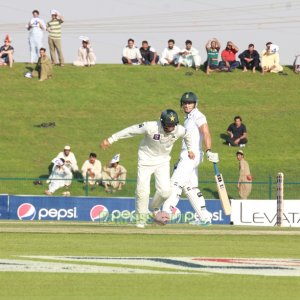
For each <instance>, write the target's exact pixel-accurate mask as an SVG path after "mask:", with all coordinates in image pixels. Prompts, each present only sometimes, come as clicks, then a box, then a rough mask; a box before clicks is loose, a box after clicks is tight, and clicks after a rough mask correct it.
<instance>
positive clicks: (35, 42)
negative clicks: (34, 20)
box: [29, 27, 43, 63]
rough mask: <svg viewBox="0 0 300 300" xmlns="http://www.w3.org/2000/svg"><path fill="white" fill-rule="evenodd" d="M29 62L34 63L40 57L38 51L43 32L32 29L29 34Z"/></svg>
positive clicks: (41, 42) (40, 46)
mask: <svg viewBox="0 0 300 300" xmlns="http://www.w3.org/2000/svg"><path fill="white" fill-rule="evenodd" d="M29 47H30V62H31V63H36V62H37V61H38V59H39V56H40V49H41V48H42V47H43V31H42V30H41V29H40V28H37V27H34V28H32V29H31V32H30V34H29Z"/></svg>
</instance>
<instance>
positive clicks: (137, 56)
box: [122, 39, 142, 65]
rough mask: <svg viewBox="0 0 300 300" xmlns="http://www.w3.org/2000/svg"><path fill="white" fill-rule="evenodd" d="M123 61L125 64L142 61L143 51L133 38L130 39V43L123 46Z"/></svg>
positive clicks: (138, 63) (134, 63) (135, 63)
mask: <svg viewBox="0 0 300 300" xmlns="http://www.w3.org/2000/svg"><path fill="white" fill-rule="evenodd" d="M122 62H123V64H128V65H140V64H141V63H142V55H141V52H140V50H139V49H138V48H137V47H136V46H135V45H134V40H133V39H129V40H128V45H127V46H126V47H124V48H123V56H122Z"/></svg>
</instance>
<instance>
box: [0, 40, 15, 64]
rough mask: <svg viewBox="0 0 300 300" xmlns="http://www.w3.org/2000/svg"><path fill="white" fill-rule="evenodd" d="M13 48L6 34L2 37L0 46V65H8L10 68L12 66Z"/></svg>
mask: <svg viewBox="0 0 300 300" xmlns="http://www.w3.org/2000/svg"><path fill="white" fill-rule="evenodd" d="M13 54H14V48H13V47H12V46H11V39H10V37H9V35H8V34H7V35H6V37H5V39H4V45H3V46H2V47H0V66H7V65H9V67H10V68H12V66H13V62H14V58H13Z"/></svg>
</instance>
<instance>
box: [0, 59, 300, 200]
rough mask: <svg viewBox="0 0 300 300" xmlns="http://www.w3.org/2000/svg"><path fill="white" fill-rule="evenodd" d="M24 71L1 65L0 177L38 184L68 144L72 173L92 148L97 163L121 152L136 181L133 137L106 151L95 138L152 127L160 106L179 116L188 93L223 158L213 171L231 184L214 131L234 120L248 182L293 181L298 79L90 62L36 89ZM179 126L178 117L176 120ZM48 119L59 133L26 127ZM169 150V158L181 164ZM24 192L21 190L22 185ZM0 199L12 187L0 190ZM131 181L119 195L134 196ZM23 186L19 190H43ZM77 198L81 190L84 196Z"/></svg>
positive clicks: (232, 174) (299, 129) (229, 154)
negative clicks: (280, 175)
mask: <svg viewBox="0 0 300 300" xmlns="http://www.w3.org/2000/svg"><path fill="white" fill-rule="evenodd" d="M25 70H26V65H24V64H16V65H15V66H14V68H13V69H12V70H9V69H8V68H1V69H0V72H1V73H0V74H1V89H2V93H1V95H0V105H1V108H2V116H1V119H0V127H1V132H2V134H1V141H0V157H1V159H0V177H38V176H39V175H42V174H47V166H48V164H49V162H50V161H51V160H52V159H53V157H55V155H56V154H57V153H58V152H59V151H61V149H62V148H63V146H64V145H65V144H71V145H72V148H73V150H74V152H75V154H76V157H77V160H78V162H79V166H81V165H82V163H83V162H84V160H85V159H86V158H87V155H88V154H89V152H91V151H95V152H97V153H98V155H99V157H100V160H101V162H102V163H106V162H107V161H108V160H109V159H110V158H111V157H112V155H113V154H115V153H118V152H120V153H121V155H122V156H121V158H122V163H123V164H124V165H125V166H126V167H127V169H128V171H129V173H128V178H131V179H134V178H135V177H136V156H137V146H138V143H139V141H140V138H135V139H131V140H130V141H129V140H123V141H120V142H119V143H118V144H116V145H113V147H112V148H111V149H110V150H108V151H106V152H104V151H101V150H99V148H98V144H99V141H100V140H101V139H103V138H104V137H107V136H108V135H110V134H112V133H113V132H115V131H117V130H119V129H122V128H124V127H126V126H129V125H131V124H134V123H139V122H142V121H144V120H155V119H158V118H159V116H160V112H161V111H162V110H164V109H165V108H173V109H176V110H177V111H179V105H178V102H179V100H178V99H179V98H180V96H181V94H182V93H183V92H185V91H189V90H192V91H194V92H195V93H197V94H198V95H199V98H200V103H199V108H200V110H201V111H203V112H204V113H205V114H206V116H207V118H208V121H209V126H210V129H211V133H212V138H213V150H214V151H217V152H219V153H220V157H221V162H220V169H221V171H222V173H223V176H224V178H226V180H228V181H236V180H237V176H238V170H237V161H236V158H235V152H236V149H235V148H229V147H226V146H224V145H223V144H222V140H221V139H220V134H221V133H224V132H225V130H226V128H227V126H228V124H229V123H230V122H231V121H232V119H233V117H234V116H235V115H237V114H239V115H241V116H242V117H243V119H244V121H245V124H246V125H247V127H248V131H249V140H250V141H249V146H248V147H247V148H246V149H245V153H246V159H247V160H248V161H249V163H250V167H251V170H252V173H253V175H254V178H255V180H257V181H261V180H263V181H266V180H267V179H268V176H269V175H272V176H275V175H276V173H277V172H278V171H283V172H284V173H285V175H286V180H288V181H300V177H299V164H297V163H295V162H297V161H299V158H300V151H299V141H298V140H299V133H300V123H299V114H300V110H299V108H300V104H299V92H300V85H299V76H296V75H294V74H293V73H292V72H291V71H290V70H288V69H287V70H285V71H287V72H288V73H289V75H288V76H279V75H275V74H266V75H265V76H262V75H261V74H259V73H257V74H252V73H250V72H248V73H246V74H242V73H241V72H240V71H236V72H234V73H232V74H227V73H221V74H212V75H210V76H206V75H205V74H204V73H203V72H199V73H195V74H194V75H193V76H185V72H186V70H185V69H182V70H180V71H177V72H176V71H175V70H174V69H173V68H162V67H160V66H156V67H129V66H121V65H97V66H96V67H93V68H82V69H80V68H75V67H72V66H66V67H65V68H55V70H54V74H55V76H54V78H53V80H51V81H47V82H43V83H40V82H38V81H37V80H34V79H32V80H30V79H26V78H24V77H23V73H24V72H25ZM180 119H181V122H182V121H183V116H182V115H181V116H180ZM50 121H55V122H56V124H57V126H56V128H53V129H51V128H49V129H43V128H36V127H33V125H36V124H40V123H42V122H50ZM179 146H180V144H179V143H178V145H177V146H176V148H175V152H174V153H173V161H175V160H176V158H177V157H178V150H179ZM212 173H213V172H212V166H211V165H210V164H209V163H207V162H205V163H204V164H203V167H202V170H201V177H202V178H203V179H212V178H213V177H212V175H213V174H212ZM25 185H26V186H25ZM0 186H2V188H1V192H6V191H10V188H9V187H7V186H6V185H4V184H3V183H2V185H1V183H0ZM133 187H134V184H132V185H131V187H128V190H129V192H128V191H126V193H127V194H128V193H130V194H131V195H132V194H133V193H132V192H131V191H132V190H133ZM41 191H42V188H41V190H38V192H37V191H35V190H34V189H33V187H32V186H31V183H30V185H28V184H27V183H26V184H23V185H22V187H20V189H19V190H18V193H40V192H41ZM81 193H82V191H81Z"/></svg>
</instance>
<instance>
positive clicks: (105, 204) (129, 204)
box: [6, 195, 230, 224]
mask: <svg viewBox="0 0 300 300" xmlns="http://www.w3.org/2000/svg"><path fill="white" fill-rule="evenodd" d="M206 204H207V209H208V210H209V211H210V212H211V213H212V214H213V219H212V223H213V224H230V216H225V215H224V213H223V211H222V207H221V204H220V201H219V200H208V201H207V202H206ZM134 208H135V199H134V198H101V197H56V196H25V195H24V196H23V195H10V196H9V200H8V212H7V215H6V218H7V219H9V220H24V221H25V220H52V221H53V220H57V221H59V220H63V221H92V222H101V223H102V222H103V223H117V224H120V223H124V224H125V223H135V211H134ZM193 220H195V212H194V210H193V208H192V207H191V205H190V203H189V201H187V200H181V201H180V202H179V203H178V206H177V207H176V208H174V209H173V218H172V220H171V223H189V222H191V221H193ZM148 221H149V223H151V222H153V219H152V217H151V216H149V218H148Z"/></svg>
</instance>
